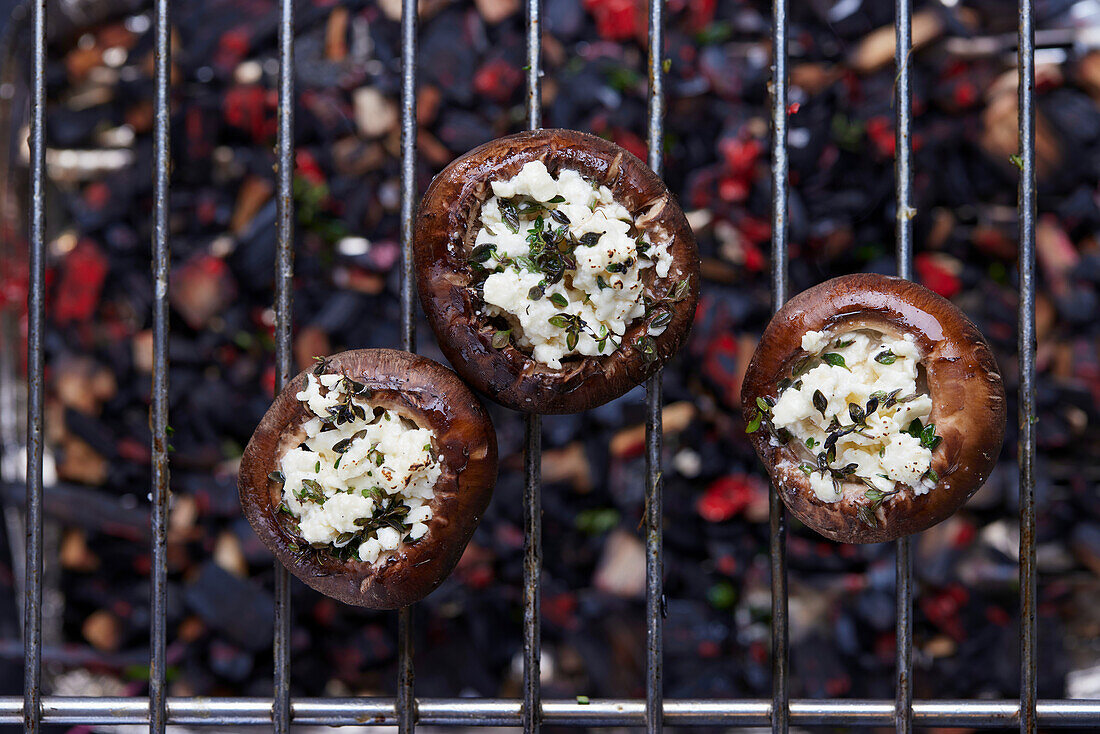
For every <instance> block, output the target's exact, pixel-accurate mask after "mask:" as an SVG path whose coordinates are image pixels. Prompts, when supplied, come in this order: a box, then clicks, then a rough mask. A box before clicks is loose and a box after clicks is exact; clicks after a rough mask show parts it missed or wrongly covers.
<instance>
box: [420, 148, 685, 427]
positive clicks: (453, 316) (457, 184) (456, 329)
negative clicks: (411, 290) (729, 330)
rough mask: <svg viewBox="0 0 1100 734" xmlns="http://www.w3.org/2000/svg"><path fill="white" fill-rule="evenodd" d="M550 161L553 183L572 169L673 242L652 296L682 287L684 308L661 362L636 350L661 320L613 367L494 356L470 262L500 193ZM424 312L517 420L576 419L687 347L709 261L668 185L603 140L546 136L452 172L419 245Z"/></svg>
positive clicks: (639, 331) (611, 358) (471, 159)
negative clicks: (495, 187)
mask: <svg viewBox="0 0 1100 734" xmlns="http://www.w3.org/2000/svg"><path fill="white" fill-rule="evenodd" d="M534 160H541V161H542V162H543V163H544V164H545V165H546V167H547V169H548V170H549V171H550V173H551V174H552V175H555V176H556V175H557V174H558V172H559V171H560V170H562V169H563V168H567V169H573V170H575V171H577V172H579V173H580V174H581V175H582V176H584V177H585V178H587V179H589V180H591V181H595V182H599V183H600V184H603V185H605V186H607V187H608V188H609V189H611V191H612V193H613V194H614V196H615V199H616V200H617V201H618V202H619V203H621V204H622V205H623V206H625V207H626V208H627V210H629V211H630V213H631V214H632V215H633V216H634V218H635V223H636V224H637V225H638V227H639V228H640V229H643V230H645V231H647V232H650V233H652V234H655V235H657V236H658V237H667V238H668V240H669V242H670V245H669V254H670V255H671V258H672V265H671V267H670V268H669V271H668V275H667V277H665V278H658V277H657V276H656V273H655V272H654V269H653V268H648V269H646V270H644V271H642V272H643V278H644V279H645V282H646V286H647V288H650V289H652V292H653V294H654V296H655V297H656V298H657V299H661V298H664V297H665V296H666V295H668V294H669V293H670V292H672V290H673V289H674V288H675V287H676V284H677V283H679V282H680V281H681V280H684V279H687V280H688V282H689V288H688V292H687V293H686V294H685V295H684V297H683V299H682V300H680V301H678V302H676V303H672V304H670V310H671V312H672V322H671V323H670V324H669V325H668V327H667V328H666V329H665V331H664V332H663V333H662V334H660V335H659V336H657V337H654V342H655V345H654V346H655V351H656V358H655V359H652V360H649V361H647V360H646V359H645V358H644V356H645V355H643V354H642V353H641V351H640V350H639V349H638V347H637V346H636V345H635V344H634V340H635V339H636V338H637V337H639V336H641V335H645V334H646V333H647V329H648V327H649V322H650V321H652V320H653V318H654V317H655V315H656V313H655V312H654V313H651V314H649V315H648V316H646V317H643V318H640V319H638V320H636V321H635V322H634V323H633V324H631V325H630V327H629V328H628V329H627V332H626V335H625V336H624V338H623V342H622V346H621V347H620V348H619V349H618V350H616V351H615V352H614V353H613V354H610V355H608V356H605V357H570V358H567V360H565V361H564V362H563V365H562V369H557V370H556V369H551V368H550V367H548V366H547V365H545V364H542V363H540V362H538V361H536V360H535V359H533V358H532V357H531V356H530V355H528V354H526V353H524V352H523V351H521V350H520V349H518V348H516V347H515V346H513V345H509V346H507V347H505V348H503V349H496V348H494V347H493V346H492V336H493V331H494V330H493V328H492V327H491V326H490V325H489V324H488V320H487V319H485V318H484V317H481V316H478V315H477V311H478V310H479V308H480V306H481V304H479V303H475V302H474V298H475V296H474V293H473V291H472V289H471V288H470V287H469V286H470V282H471V275H472V272H471V270H470V268H469V265H468V264H467V257H468V255H469V253H470V251H471V250H472V248H473V242H474V240H475V238H476V236H477V232H478V229H479V225H478V223H477V222H478V217H479V215H480V213H481V206H482V204H483V203H484V202H485V201H486V200H487V199H488V198H489V197H491V196H492V187H491V186H490V183H491V182H492V181H494V180H507V179H510V178H512V177H513V176H515V175H516V174H517V173H519V171H520V169H521V168H522V167H523V165H524V164H525V163H529V162H531V161H534ZM413 252H414V255H415V258H416V277H417V284H418V286H419V289H420V299H421V301H422V303H423V304H424V312H425V313H426V314H427V317H428V321H429V322H430V323H431V325H432V328H433V329H434V330H435V334H436V337H437V338H438V340H439V346H440V348H441V349H442V350H443V353H444V354H445V355H446V356H447V359H448V360H450V362H451V364H452V365H454V367H455V369H456V370H458V372H459V374H461V375H462V377H463V379H465V380H466V381H467V382H469V383H470V384H471V385H473V386H474V387H475V388H477V389H478V390H480V391H481V392H483V393H485V394H486V395H488V396H489V397H490V398H492V399H493V400H495V401H497V402H499V403H501V404H503V405H506V406H507V407H509V408H513V409H515V410H522V411H526V412H538V413H573V412H577V411H581V410H587V409H588V408H593V407H595V406H598V405H602V404H603V403H606V402H607V401H609V400H612V399H614V398H616V397H618V396H620V395H622V394H623V393H625V392H626V391H628V390H630V389H631V388H632V387H634V386H635V385H638V384H639V383H641V382H642V381H643V380H645V378H646V377H648V376H649V375H650V374H652V373H654V372H656V371H657V370H658V369H659V368H660V367H661V365H662V364H664V363H665V361H666V360H668V358H669V357H671V356H672V355H673V354H675V353H676V351H677V350H679V348H680V347H681V346H682V345H683V343H684V341H685V339H686V338H687V334H688V331H689V329H690V328H691V323H692V320H693V318H694V315H695V305H696V302H697V301H698V298H699V256H698V252H697V251H696V248H695V237H694V235H693V234H692V232H691V227H690V226H688V223H687V218H686V217H684V213H683V211H682V210H681V209H680V206H679V205H678V204H677V203H676V201H675V199H673V197H672V195H671V194H670V193H669V191H668V189H667V188H666V187H665V185H664V183H663V182H662V181H661V179H660V178H658V177H657V175H656V174H655V173H653V171H651V170H650V169H649V167H647V166H646V165H645V164H644V163H642V162H641V161H640V160H638V159H637V158H636V157H634V156H633V155H631V154H630V153H629V152H627V151H626V150H624V149H623V148H620V147H619V146H617V145H615V144H614V143H610V142H608V141H606V140H603V139H602V138H598V137H596V136H594V135H588V134H585V133H580V132H575V131H572V130H537V131H534V132H525V133H519V134H518V135H510V136H508V137H505V138H500V139H498V140H494V141H492V142H490V143H486V144H485V145H482V146H481V147H479V148H475V149H474V150H472V151H470V152H469V153H467V154H466V155H464V156H462V157H461V158H458V159H457V160H455V161H454V162H453V163H451V165H449V166H447V168H446V169H444V170H443V172H442V173H440V174H439V175H438V176H436V178H435V180H434V181H432V184H431V186H429V187H428V191H427V193H426V194H425V195H424V199H423V200H422V201H421V203H420V212H419V215H418V217H417V220H416V238H415V243H414V245H413Z"/></svg>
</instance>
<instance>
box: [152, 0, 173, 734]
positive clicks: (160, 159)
mask: <svg viewBox="0 0 1100 734" xmlns="http://www.w3.org/2000/svg"><path fill="white" fill-rule="evenodd" d="M153 16H154V19H153V36H154V44H153V59H154V64H153V66H154V70H153V76H154V81H155V87H156V88H155V94H154V102H153V104H154V108H155V115H154V119H153V123H154V124H153V160H154V169H153V170H154V180H153V243H152V244H153V281H154V288H153V383H152V401H151V405H152V415H151V423H152V429H153V447H152V462H153V494H152V498H153V502H152V508H151V514H152V517H151V529H152V569H151V571H150V573H151V574H152V579H151V586H152V589H151V595H152V599H151V607H152V608H151V613H152V620H151V630H150V641H149V731H150V732H151V734H164V731H165V727H166V726H167V723H168V710H167V707H166V703H165V699H166V696H167V695H168V694H167V677H166V676H167V669H168V668H167V661H166V660H165V655H166V651H167V627H168V621H167V616H168V590H167V584H168V565H167V564H168V559H167V554H166V552H165V544H166V542H167V530H168V486H169V484H168V271H169V268H170V261H171V252H170V249H169V242H168V234H169V232H168V214H169V200H168V196H169V192H168V179H169V176H170V175H171V155H172V153H171V146H170V144H169V138H168V133H169V127H170V125H169V123H170V121H171V107H170V104H171V90H170V72H171V66H172V55H171V54H172V49H171V41H170V33H169V8H168V0H157V1H156V6H155V8H154V13H153Z"/></svg>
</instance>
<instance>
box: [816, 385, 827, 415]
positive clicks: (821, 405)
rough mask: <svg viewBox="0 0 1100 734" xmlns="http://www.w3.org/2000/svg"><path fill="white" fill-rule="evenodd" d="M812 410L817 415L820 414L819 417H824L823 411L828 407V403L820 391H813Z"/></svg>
mask: <svg viewBox="0 0 1100 734" xmlns="http://www.w3.org/2000/svg"><path fill="white" fill-rule="evenodd" d="M813 401H814V408H816V409H817V412H818V413H821V417H822V418H824V417H825V410H826V408H828V407H829V401H828V400H826V399H825V394H824V393H823V392H821V391H820V390H814V397H813Z"/></svg>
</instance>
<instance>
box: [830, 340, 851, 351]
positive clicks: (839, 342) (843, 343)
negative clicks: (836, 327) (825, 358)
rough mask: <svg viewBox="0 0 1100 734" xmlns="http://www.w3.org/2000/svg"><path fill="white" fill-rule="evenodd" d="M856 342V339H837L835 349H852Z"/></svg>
mask: <svg viewBox="0 0 1100 734" xmlns="http://www.w3.org/2000/svg"><path fill="white" fill-rule="evenodd" d="M855 341H856V340H855V339H848V340H847V341H845V340H843V339H837V340H836V342H835V343H834V344H833V349H844V348H845V347H850V346H852V344H854V343H855Z"/></svg>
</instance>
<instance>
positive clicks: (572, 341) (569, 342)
mask: <svg viewBox="0 0 1100 734" xmlns="http://www.w3.org/2000/svg"><path fill="white" fill-rule="evenodd" d="M578 341H580V335H579V334H578V333H577V332H575V331H570V332H569V334H568V335H567V336H566V337H565V346H566V348H568V349H570V350H572V349H576V348H577V342H578Z"/></svg>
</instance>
